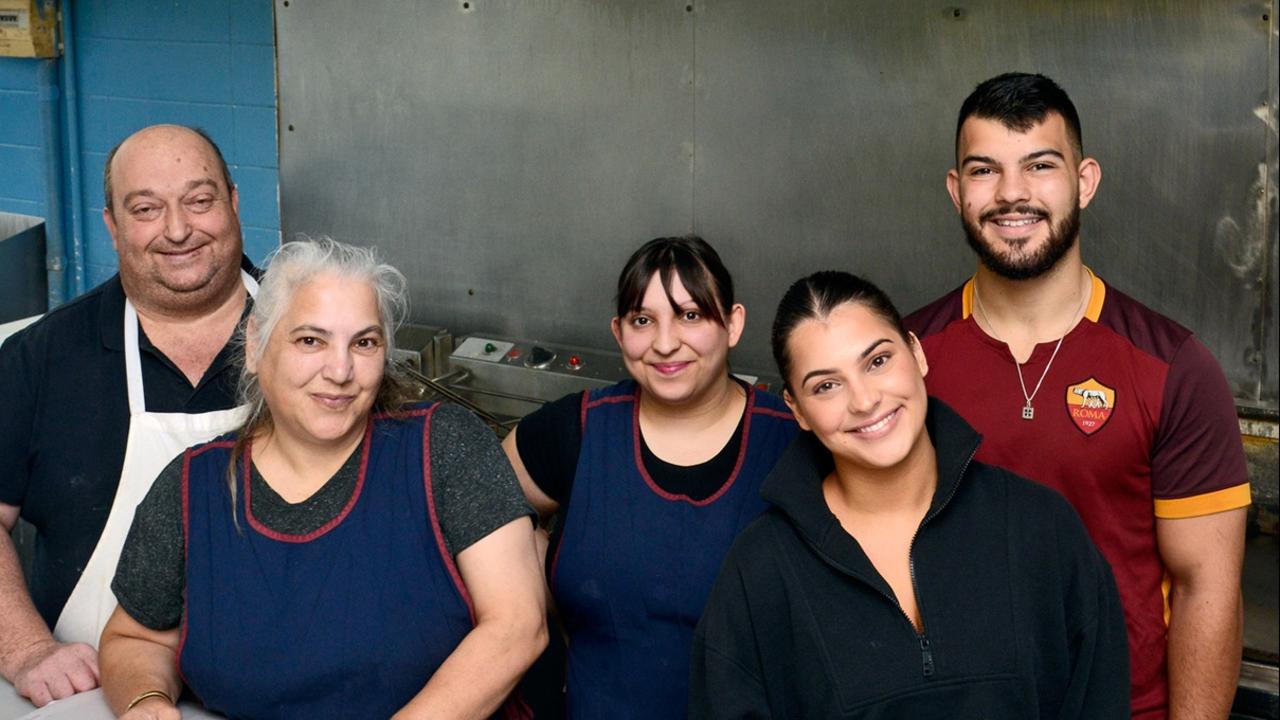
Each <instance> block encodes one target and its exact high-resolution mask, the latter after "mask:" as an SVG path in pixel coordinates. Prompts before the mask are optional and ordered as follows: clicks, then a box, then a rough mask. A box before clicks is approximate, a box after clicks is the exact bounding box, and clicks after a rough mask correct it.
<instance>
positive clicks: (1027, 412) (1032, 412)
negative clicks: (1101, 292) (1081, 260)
mask: <svg viewBox="0 0 1280 720" xmlns="http://www.w3.org/2000/svg"><path fill="white" fill-rule="evenodd" d="M1088 300H1089V295H1088V294H1087V293H1086V294H1085V296H1084V297H1083V298H1081V300H1080V307H1078V308H1076V312H1075V315H1072V316H1071V324H1070V325H1068V326H1067V329H1066V332H1064V333H1062V335H1061V336H1059V337H1058V344H1057V345H1054V346H1053V354H1052V355H1050V356H1049V362H1047V363H1045V366H1044V372H1042V373H1040V381H1039V382H1037V383H1036V387H1035V389H1034V390H1032V391H1031V392H1030V394H1028V393H1027V383H1026V381H1025V380H1023V379H1022V364H1021V363H1019V362H1018V359H1017V358H1014V359H1013V367H1014V369H1015V370H1017V371H1018V385H1019V386H1021V387H1022V397H1023V398H1025V399H1026V401H1027V403H1026V404H1025V405H1023V406H1022V419H1023V420H1034V419H1035V417H1036V409H1035V408H1034V407H1032V405H1031V401H1032V400H1033V399H1035V396H1036V393H1038V392H1040V386H1041V385H1043V384H1044V379H1045V378H1046V377H1048V376H1049V368H1051V367H1053V360H1054V358H1056V357H1058V350H1059V349H1060V348H1061V347H1062V341H1063V340H1066V339H1067V333H1070V332H1071V328H1073V327H1075V319H1076V316H1077V315H1079V314H1080V312H1081V311H1082V310H1084V304H1085V303H1086V302H1088ZM973 306H974V308H976V309H977V311H978V312H980V313H982V319H983V320H985V321H986V323H987V327H988V328H990V329H991V337H993V338H995V339H996V340H999V341H1000V342H1002V343H1004V340H1001V339H1000V336H999V335H997V334H996V326H995V325H993V324H992V323H991V316H990V315H988V314H987V309H986V308H984V307H982V299H981V298H979V297H978V278H976V277H975V278H974V279H973ZM1004 344H1005V345H1008V344H1009V343H1004ZM1030 359H1031V358H1029V357H1028V358H1027V360H1030Z"/></svg>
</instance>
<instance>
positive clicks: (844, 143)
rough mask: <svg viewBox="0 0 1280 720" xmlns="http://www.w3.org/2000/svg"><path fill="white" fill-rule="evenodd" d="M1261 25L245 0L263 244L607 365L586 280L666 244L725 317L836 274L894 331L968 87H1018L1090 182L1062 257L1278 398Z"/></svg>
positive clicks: (601, 324) (1036, 8)
mask: <svg viewBox="0 0 1280 720" xmlns="http://www.w3.org/2000/svg"><path fill="white" fill-rule="evenodd" d="M1276 5H1277V0H1269V1H1258V0H1255V1H1253V2H1242V1H1239V0H1235V1H1225V0H1224V1H1221V2H1190V1H1188V0H1170V1H1167V2H1154V1H1152V2H1142V1H1137V0H1134V1H1130V2H1115V1H1108V0H1093V1H1088V0H1076V1H1075V2H1070V3H1065V2H1060V1H1058V0H983V1H980V2H965V3H963V4H956V2H955V0H952V2H949V3H947V2H932V1H921V2H911V3H882V2H854V1H843V2H837V1H831V2H821V1H819V0H792V1H791V2H763V1H759V0H738V1H736V2H734V1H730V0H680V1H679V2H673V1H670V0H612V1H610V2H603V1H599V2H586V1H585V0H450V1H448V2H436V1H432V2H407V3H406V2H393V1H391V0H370V1H368V2H360V3H351V2H343V1H340V0H305V1H303V0H294V1H293V2H291V3H290V2H285V0H276V20H277V47H278V52H279V63H278V67H279V73H280V76H279V92H280V130H281V132H280V138H281V140H280V143H281V148H280V175H281V214H282V223H283V228H284V231H285V237H286V238H289V237H291V236H293V235H294V234H296V233H307V234H328V235H332V236H334V237H336V238H338V239H341V240H345V241H348V242H355V243H359V244H371V245H377V246H379V247H380V248H382V249H383V250H384V251H385V253H386V254H387V255H388V256H389V257H390V258H391V259H392V261H393V262H394V263H396V264H397V265H398V266H399V267H401V269H403V270H404V271H405V272H406V274H407V275H408V276H409V277H410V279H411V282H412V284H413V314H414V317H415V319H417V320H419V321H422V322H427V323H430V324H434V325H443V326H445V327H448V328H450V329H452V330H453V331H454V332H455V333H460V332H469V331H483V332H487V333H493V334H502V335H508V336H517V337H524V338H541V339H547V340H556V341H560V342H565V343H571V344H578V345H586V346H595V347H609V346H611V345H612V339H611V338H610V336H609V333H608V319H609V317H610V316H611V315H612V311H611V296H612V288H613V283H614V280H615V278H616V274H617V272H618V270H619V269H620V267H621V265H622V263H623V262H624V261H625V259H626V257H627V256H628V255H629V254H630V252H631V251H632V250H633V249H634V248H635V247H636V246H638V245H639V244H640V243H641V242H643V241H645V240H647V239H649V238H651V237H655V236H658V235H667V234H681V233H686V232H691V231H692V232H697V233H699V234H701V235H703V236H704V237H705V238H707V239H708V240H709V241H710V242H711V243H712V244H714V245H715V246H716V247H717V248H718V249H719V250H720V251H721V254H722V255H723V256H724V257H725V259H726V262H727V264H728V265H729V267H730V269H731V270H732V271H733V273H734V276H735V279H736V280H737V282H738V284H739V294H740V299H741V300H742V301H743V302H744V303H746V304H747V307H748V330H747V333H746V334H745V336H744V338H743V342H742V345H741V346H740V348H739V350H738V351H737V352H736V354H735V364H736V366H737V367H740V368H743V369H747V370H767V369H768V368H769V364H770V363H769V353H768V348H767V342H768V326H769V323H770V321H771V319H772V313H773V309H774V305H775V303H776V301H777V299H778V298H779V297H780V295H781V293H782V291H783V290H784V289H785V288H786V286H787V285H788V284H789V283H790V282H791V281H792V280H794V279H795V278H797V277H799V276H801V275H803V274H805V273H808V272H811V271H813V270H817V269H821V268H828V267H839V268H847V269H852V270H854V271H856V272H859V273H862V274H865V275H867V276H869V277H870V278H872V279H874V280H875V281H877V282H878V283H880V284H881V285H883V286H884V287H885V288H886V289H887V290H888V291H889V292H890V294H891V295H892V296H893V297H894V298H895V299H896V300H897V301H898V303H899V305H900V306H901V307H902V308H903V309H904V310H910V309H914V308H915V307H916V306H918V305H920V304H922V303H924V302H926V301H928V300H930V299H932V298H933V297H935V296H937V295H938V294H940V293H942V292H944V291H946V290H949V289H951V288H953V287H955V286H956V285H958V284H959V283H960V282H962V281H963V280H964V278H965V277H966V276H967V275H968V274H969V273H971V272H972V269H973V265H974V260H973V257H972V255H971V254H970V252H969V250H968V248H967V246H966V245H965V243H964V240H963V237H962V235H961V232H960V230H959V224H958V222H957V220H956V218H955V215H954V211H953V210H952V208H951V205H950V202H949V200H948V199H947V196H946V192H945V187H944V184H943V180H944V176H945V173H946V170H947V168H948V167H949V166H950V165H951V163H952V162H953V152H952V150H953V145H952V144H953V134H954V123H955V113H956V111H957V109H958V107H959V104H960V102H961V101H962V100H963V99H964V97H965V96H966V95H967V94H968V93H969V91H970V90H971V89H972V88H973V86H974V85H975V84H976V83H978V82H980V81H981V80H983V79H985V78H987V77H990V76H992V75H995V74H997V73H1000V72H1004V71H1006V70H1014V69H1017V70H1028V71H1038V72H1044V73H1046V74H1048V75H1050V76H1051V77H1054V78H1055V79H1056V80H1057V81H1059V83H1061V84H1062V85H1063V86H1064V87H1065V88H1066V89H1067V91H1068V92H1069V93H1071V95H1072V97H1073V99H1074V100H1075V102H1076V104H1077V106H1078V108H1079V110H1080V114H1081V117H1082V121H1083V124H1084V142H1085V149H1086V152H1088V153H1089V154H1091V155H1093V156H1094V157H1096V158H1098V160H1099V162H1100V163H1101V165H1102V168H1103V181H1102V187H1101V190H1100V192H1099V195H1098V197H1097V198H1096V199H1095V201H1094V202H1093V204H1092V205H1091V206H1090V207H1089V209H1088V210H1087V211H1086V213H1085V214H1084V218H1083V223H1084V232H1083V238H1082V242H1083V244H1084V254H1085V258H1086V261H1087V262H1088V263H1089V264H1090V266H1091V267H1093V268H1094V270H1095V271H1097V272H1098V273H1099V274H1101V275H1102V276H1103V277H1105V278H1106V279H1107V280H1108V281H1109V282H1111V283H1112V284H1113V285H1115V286H1117V287H1119V288H1120V289H1122V290H1123V291H1125V292H1127V293H1129V294H1131V295H1134V296H1135V297H1137V298H1138V299H1140V300H1142V301H1144V302H1146V303H1148V304H1149V305H1151V306H1153V307H1155V308H1156V309H1158V310H1161V311H1163V312H1165V313H1166V314H1169V315H1171V316H1173V317H1174V318H1176V319H1178V320H1179V321H1181V322H1182V323H1183V324H1185V325H1187V326H1189V327H1191V328H1192V329H1193V330H1195V331H1196V332H1197V333H1198V334H1199V335H1200V337H1201V338H1202V339H1203V340H1204V341H1205V343H1206V344H1207V345H1209V347H1210V348H1211V349H1213V351H1214V352H1215V354H1216V355H1217V356H1218V358H1219V360H1220V361H1221V362H1222V365H1223V367H1224V369H1225V370H1226V373H1227V376H1228V378H1229V380H1230V381H1231V383H1232V385H1233V387H1234V388H1235V391H1236V393H1237V396H1238V397H1239V398H1240V399H1241V402H1242V403H1244V404H1248V405H1261V406H1270V407H1274V406H1275V405H1276V399H1277V380H1276V378H1277V374H1276V369H1277V324H1276V314H1277V313H1276V301H1277V290H1276V275H1277V264H1276V262H1277V249H1278V248H1277V224H1276V192H1275V189H1276V171H1277V159H1276V146H1277V136H1276V102H1277V101H1276V95H1277V70H1276V49H1277V48H1276V28H1277V22H1276V18H1275V15H1276Z"/></svg>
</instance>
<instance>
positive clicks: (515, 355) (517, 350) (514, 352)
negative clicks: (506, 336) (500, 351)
mask: <svg viewBox="0 0 1280 720" xmlns="http://www.w3.org/2000/svg"><path fill="white" fill-rule="evenodd" d="M507 357H509V358H512V359H515V358H518V357H520V348H511V352H509V353H507Z"/></svg>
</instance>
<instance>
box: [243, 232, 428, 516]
mask: <svg viewBox="0 0 1280 720" xmlns="http://www.w3.org/2000/svg"><path fill="white" fill-rule="evenodd" d="M300 237H301V239H299V240H295V241H292V242H287V243H284V244H283V245H281V246H280V247H279V248H277V249H276V250H275V252H273V253H272V254H271V255H270V257H269V258H268V263H269V264H268V265H267V270H266V272H265V273H264V274H263V276H262V280H261V282H260V283H259V286H258V295H257V297H256V298H255V299H254V302H253V309H252V310H251V311H250V313H249V322H248V323H247V324H246V326H245V330H244V332H245V339H244V345H245V348H244V350H245V361H246V362H245V363H244V365H243V366H242V367H241V369H240V383H239V387H238V389H237V394H238V396H239V398H240V402H241V403H242V404H244V405H247V406H248V407H249V414H248V416H247V417H246V418H245V421H244V423H243V424H242V425H241V426H240V428H239V431H238V433H237V437H236V443H235V447H234V448H233V449H232V454H231V462H230V465H229V466H228V468H227V480H228V482H229V484H230V489H231V502H232V512H233V513H234V511H235V498H236V464H237V459H238V458H239V457H240V456H241V454H242V453H243V452H244V449H245V446H246V444H247V443H248V442H249V441H251V440H252V439H253V438H254V436H257V435H261V434H262V433H263V432H265V431H267V430H269V429H270V428H271V424H272V422H271V409H270V408H269V407H268V406H267V403H266V400H265V398H264V397H263V394H262V388H261V387H260V386H259V384H258V376H257V374H256V373H251V372H249V371H248V369H247V368H248V367H249V366H250V365H252V366H255V367H256V366H257V363H258V361H260V360H261V359H262V354H263V352H264V351H265V349H266V347H267V343H268V342H269V341H270V340H271V334H272V333H273V332H274V331H275V328H276V326H277V325H279V324H280V319H281V318H282V317H284V314H285V313H286V312H287V311H288V310H289V306H290V304H291V303H292V302H293V299H294V297H296V296H297V294H298V291H299V290H300V289H301V288H302V287H303V286H305V285H306V284H307V283H309V282H311V281H312V280H313V279H315V278H316V276H318V275H321V274H331V275H337V276H338V277H341V278H344V279H349V280H356V281H360V282H364V283H366V284H368V286H369V287H370V289H372V290H373V293H374V296H375V297H376V298H377V303H378V321H379V323H380V324H381V325H382V333H383V338H384V342H385V343H386V358H385V366H384V368H383V376H382V384H381V385H380V386H379V388H378V394H377V396H376V399H375V400H374V407H373V409H374V411H375V412H388V413H392V414H395V413H398V412H399V411H401V410H402V409H403V408H404V406H405V405H407V404H408V403H409V402H412V401H413V400H414V399H415V397H414V394H413V393H412V392H411V391H410V389H409V387H410V386H409V384H408V382H407V381H406V380H405V378H404V375H403V373H402V372H401V371H400V370H399V368H398V367H397V366H396V364H395V362H394V361H393V360H392V355H393V351H394V350H395V334H396V329H397V328H398V327H400V324H401V323H402V322H403V321H404V319H405V317H406V316H407V315H408V308H409V303H408V289H407V283H406V281H405V277H404V275H403V274H402V273H401V272H400V271H399V270H397V269H395V268H394V267H392V266H390V265H388V264H387V263H384V262H381V261H380V260H379V258H378V255H377V253H376V252H375V251H374V250H373V249H372V248H363V247H356V246H354V245H347V244H345V243H340V242H338V241H336V240H333V239H331V238H328V237H323V236H322V237H318V238H315V239H310V238H307V237H306V236H300ZM248 353H253V355H254V357H253V358H252V360H253V362H248V360H250V358H248V357H247V355H248Z"/></svg>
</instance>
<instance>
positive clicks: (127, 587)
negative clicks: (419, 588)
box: [111, 404, 534, 630]
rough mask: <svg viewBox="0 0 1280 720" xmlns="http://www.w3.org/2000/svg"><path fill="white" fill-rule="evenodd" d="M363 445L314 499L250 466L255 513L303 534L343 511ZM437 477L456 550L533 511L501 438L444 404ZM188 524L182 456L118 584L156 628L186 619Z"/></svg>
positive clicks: (145, 509) (142, 510)
mask: <svg viewBox="0 0 1280 720" xmlns="http://www.w3.org/2000/svg"><path fill="white" fill-rule="evenodd" d="M361 449H362V447H357V448H356V450H355V452H353V453H352V454H351V457H349V458H347V460H346V462H345V463H344V464H343V465H342V467H341V468H339V470H338V472H337V473H335V474H334V476H333V477H332V478H330V479H329V481H328V482H327V483H325V484H324V486H323V487H321V488H320V489H319V490H317V491H316V492H315V493H313V494H312V495H311V497H309V498H307V499H306V500H303V501H302V502H299V503H289V502H287V501H286V500H284V498H282V497H280V495H279V494H278V493H276V491H275V490H272V489H271V486H270V485H268V484H267V483H266V481H265V480H263V478H262V476H261V475H259V474H258V469H257V468H256V467H251V468H250V473H249V483H250V486H251V491H252V492H251V499H250V503H251V510H252V512H253V516H254V518H256V519H257V520H258V522H261V523H262V524H263V525H265V526H266V527H268V528H270V529H271V530H274V531H276V532H280V533H286V534H290V535H302V534H306V533H308V532H311V531H312V530H315V529H316V528H319V527H320V526H322V525H324V524H325V523H327V522H329V521H330V520H332V519H333V518H335V517H337V516H338V513H340V512H341V511H342V508H343V507H345V506H346V504H347V501H348V500H350V499H351V493H352V492H354V491H355V487H356V480H357V477H358V476H359V473H360V454H361ZM430 461H431V479H432V488H433V490H434V494H435V503H436V508H437V509H438V512H439V518H440V529H441V531H442V532H443V534H444V543H445V549H446V550H447V551H448V552H449V554H450V555H454V556H456V555H457V554H458V553H460V552H462V551H463V550H465V549H467V548H468V547H471V545H472V544H474V543H475V542H476V541H478V540H480V539H481V538H484V537H485V536H486V535H488V534H489V533H491V532H493V531H494V530H497V529H498V528H500V527H502V526H503V525H506V524H507V523H509V522H511V521H512V520H514V519H516V518H518V517H521V516H533V515H534V511H533V509H532V508H531V507H529V504H528V502H526V501H525V499H524V494H523V493H522V492H521V490H520V484H519V483H518V482H517V481H516V476H515V473H514V472H513V471H512V469H511V465H510V463H508V462H507V457H506V455H505V454H503V452H502V448H501V447H500V446H499V445H498V441H497V438H495V437H494V436H493V433H491V432H490V431H489V429H488V428H487V427H485V426H484V424H483V423H481V422H480V421H479V420H478V419H477V418H476V417H475V416H474V415H472V414H471V413H469V412H467V411H466V410H464V409H463V408H461V407H458V406H456V405H448V404H446V405H441V406H440V407H439V408H438V409H437V410H436V411H435V413H434V414H433V416H432V420H431V458H430ZM183 542H184V540H183V530H182V456H181V455H179V456H178V457H177V458H175V459H174V460H173V461H172V462H170V463H169V465H168V466H167V467H166V468H165V469H164V471H162V472H161V473H160V475H159V477H157V478H156V481H155V484H154V485H152V486H151V490H150V492H148V493H147V497H146V498H145V499H143V501H142V502H141V503H140V504H139V505H138V510H137V513H136V514H135V515H134V518H133V525H132V527H130V528H129V536H128V538H127V539H126V540H125V544H124V550H123V551H122V552H121V554H120V564H119V565H118V566H117V568H116V575H115V578H114V580H113V581H112V583H111V589H112V591H114V592H115V595H116V599H118V600H119V601H120V605H121V607H123V608H124V609H125V612H128V613H129V615H130V616H132V617H133V619H135V620H137V621H138V622H139V623H142V624H143V625H145V626H146V627H149V628H151V629H153V630H169V629H172V628H175V627H177V626H178V623H179V622H180V621H181V620H182V594H183V590H184V587H185V584H186V560H185V555H184V552H183V550H184V548H183Z"/></svg>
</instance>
